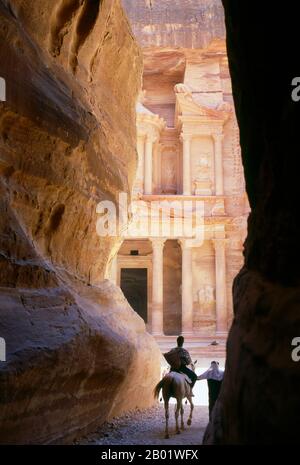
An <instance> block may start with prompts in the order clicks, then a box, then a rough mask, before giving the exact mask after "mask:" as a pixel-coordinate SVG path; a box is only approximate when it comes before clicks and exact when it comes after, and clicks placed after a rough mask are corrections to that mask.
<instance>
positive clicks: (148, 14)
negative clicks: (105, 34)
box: [122, 0, 225, 48]
mask: <svg viewBox="0 0 300 465" xmlns="http://www.w3.org/2000/svg"><path fill="white" fill-rule="evenodd" d="M122 2H123V5H124V8H125V10H126V12H127V15H128V17H129V19H130V22H131V24H132V28H133V32H134V34H135V35H136V37H137V38H138V40H139V43H140V44H141V45H142V47H149V46H153V45H156V46H158V47H165V46H167V47H184V48H205V47H207V46H208V45H209V43H210V42H211V41H212V40H213V39H216V38H219V39H224V37H225V26H224V12H223V8H222V4H221V2H220V1H219V0H164V1H163V2H162V1H159V0H122Z"/></svg>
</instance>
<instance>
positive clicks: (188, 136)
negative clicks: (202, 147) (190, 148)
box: [180, 132, 193, 142]
mask: <svg viewBox="0 0 300 465" xmlns="http://www.w3.org/2000/svg"><path fill="white" fill-rule="evenodd" d="M192 138H193V135H192V134H186V133H184V132H182V133H181V134H180V140H181V141H182V142H183V141H187V142H190V141H191V140H192Z"/></svg>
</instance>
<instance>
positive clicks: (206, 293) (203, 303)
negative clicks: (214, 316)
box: [197, 284, 215, 313]
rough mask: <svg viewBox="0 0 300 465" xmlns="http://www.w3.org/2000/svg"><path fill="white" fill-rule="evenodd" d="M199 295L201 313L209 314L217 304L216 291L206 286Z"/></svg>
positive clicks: (199, 291)
mask: <svg viewBox="0 0 300 465" xmlns="http://www.w3.org/2000/svg"><path fill="white" fill-rule="evenodd" d="M197 294H198V303H199V305H200V310H201V312H202V313H207V312H209V311H210V310H211V308H212V306H213V304H214V303H215V289H214V288H213V287H212V286H209V285H208V284H205V285H203V286H202V287H201V288H200V289H199V290H198V292H197Z"/></svg>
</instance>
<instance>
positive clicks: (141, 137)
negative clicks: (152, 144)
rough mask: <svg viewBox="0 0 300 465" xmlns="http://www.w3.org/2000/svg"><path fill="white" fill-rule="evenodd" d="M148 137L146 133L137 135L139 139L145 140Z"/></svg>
mask: <svg viewBox="0 0 300 465" xmlns="http://www.w3.org/2000/svg"><path fill="white" fill-rule="evenodd" d="M146 137H147V134H145V133H139V132H138V133H137V139H141V140H145V139H146Z"/></svg>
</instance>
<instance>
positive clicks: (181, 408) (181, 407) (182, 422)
mask: <svg viewBox="0 0 300 465" xmlns="http://www.w3.org/2000/svg"><path fill="white" fill-rule="evenodd" d="M183 414H184V409H183V405H182V402H181V406H180V416H181V429H182V431H183V430H184V421H183Z"/></svg>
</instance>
